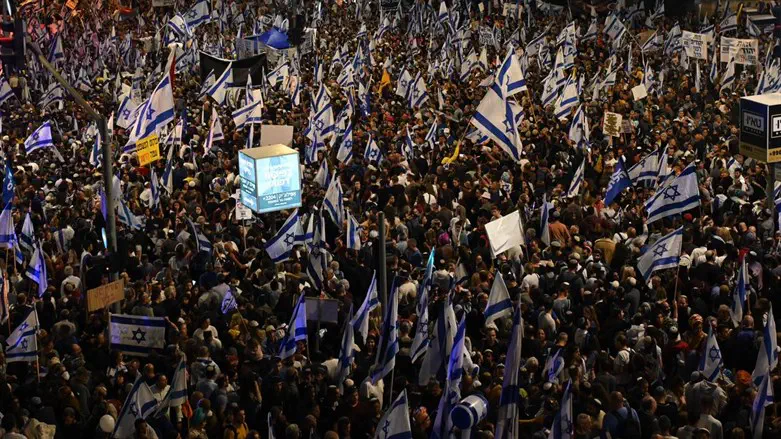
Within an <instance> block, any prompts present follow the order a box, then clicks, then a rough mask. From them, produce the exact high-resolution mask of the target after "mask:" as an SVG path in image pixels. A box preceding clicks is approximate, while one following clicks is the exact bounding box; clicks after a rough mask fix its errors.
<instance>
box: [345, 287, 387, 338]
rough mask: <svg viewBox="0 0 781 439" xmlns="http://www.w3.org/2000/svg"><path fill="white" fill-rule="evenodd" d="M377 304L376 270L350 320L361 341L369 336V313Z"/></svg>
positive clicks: (378, 302) (378, 300)
mask: <svg viewBox="0 0 781 439" xmlns="http://www.w3.org/2000/svg"><path fill="white" fill-rule="evenodd" d="M378 306H380V299H379V296H378V295H377V272H376V271H375V272H374V274H373V275H372V281H371V283H369V289H368V290H367V291H366V298H364V300H363V303H362V304H361V307H360V308H358V312H357V313H355V317H353V318H352V320H350V323H351V324H352V325H353V328H354V329H355V330H356V331H358V333H359V334H361V337H363V343H366V337H368V336H369V313H371V312H372V311H373V310H374V308H377V307H378Z"/></svg>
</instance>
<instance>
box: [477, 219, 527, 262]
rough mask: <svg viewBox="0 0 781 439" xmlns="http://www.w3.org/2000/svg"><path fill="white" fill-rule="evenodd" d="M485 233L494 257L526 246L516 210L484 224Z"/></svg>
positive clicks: (521, 224)
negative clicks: (520, 246) (517, 247)
mask: <svg viewBox="0 0 781 439" xmlns="http://www.w3.org/2000/svg"><path fill="white" fill-rule="evenodd" d="M485 232H486V234H488V240H489V242H490V243H491V252H492V253H493V254H494V256H498V255H500V254H502V253H504V252H506V251H507V250H509V249H511V248H513V247H516V246H519V245H525V244H526V242H525V241H524V238H523V233H524V232H523V223H522V222H521V214H520V211H518V210H516V211H515V212H512V213H510V214H508V215H505V216H503V217H501V218H499V219H496V220H493V221H491V222H490V223H488V224H486V225H485Z"/></svg>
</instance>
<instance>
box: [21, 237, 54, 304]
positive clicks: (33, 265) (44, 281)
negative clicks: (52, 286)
mask: <svg viewBox="0 0 781 439" xmlns="http://www.w3.org/2000/svg"><path fill="white" fill-rule="evenodd" d="M25 275H26V276H27V277H28V278H29V279H30V280H32V281H33V282H35V283H36V284H38V297H42V296H43V293H45V292H46V289H47V288H49V282H48V280H49V279H48V277H49V275H48V273H47V272H46V260H45V259H44V255H43V250H41V246H40V244H37V245H36V246H35V252H34V253H33V257H32V258H31V259H30V265H28V266H27V271H26V272H25Z"/></svg>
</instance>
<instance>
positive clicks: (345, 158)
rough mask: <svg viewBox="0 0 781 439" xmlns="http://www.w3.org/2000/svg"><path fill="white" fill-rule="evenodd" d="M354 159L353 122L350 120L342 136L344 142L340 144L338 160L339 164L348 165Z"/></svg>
mask: <svg viewBox="0 0 781 439" xmlns="http://www.w3.org/2000/svg"><path fill="white" fill-rule="evenodd" d="M352 158H353V122H352V119H349V122H348V123H347V127H346V128H345V129H344V134H343V135H342V142H341V143H340V144H339V151H337V153H336V159H337V160H339V162H341V163H344V164H347V163H350V160H352Z"/></svg>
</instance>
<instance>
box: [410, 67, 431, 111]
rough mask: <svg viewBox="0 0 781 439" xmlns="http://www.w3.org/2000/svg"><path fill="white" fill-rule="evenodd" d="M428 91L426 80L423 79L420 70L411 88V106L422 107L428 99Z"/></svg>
mask: <svg viewBox="0 0 781 439" xmlns="http://www.w3.org/2000/svg"><path fill="white" fill-rule="evenodd" d="M428 98H429V96H428V91H427V90H426V82H425V81H424V80H423V75H421V74H420V72H418V75H417V76H416V77H415V80H414V81H412V84H411V85H410V89H409V106H410V108H418V107H421V106H422V105H423V104H425V103H426V102H427V101H428Z"/></svg>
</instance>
